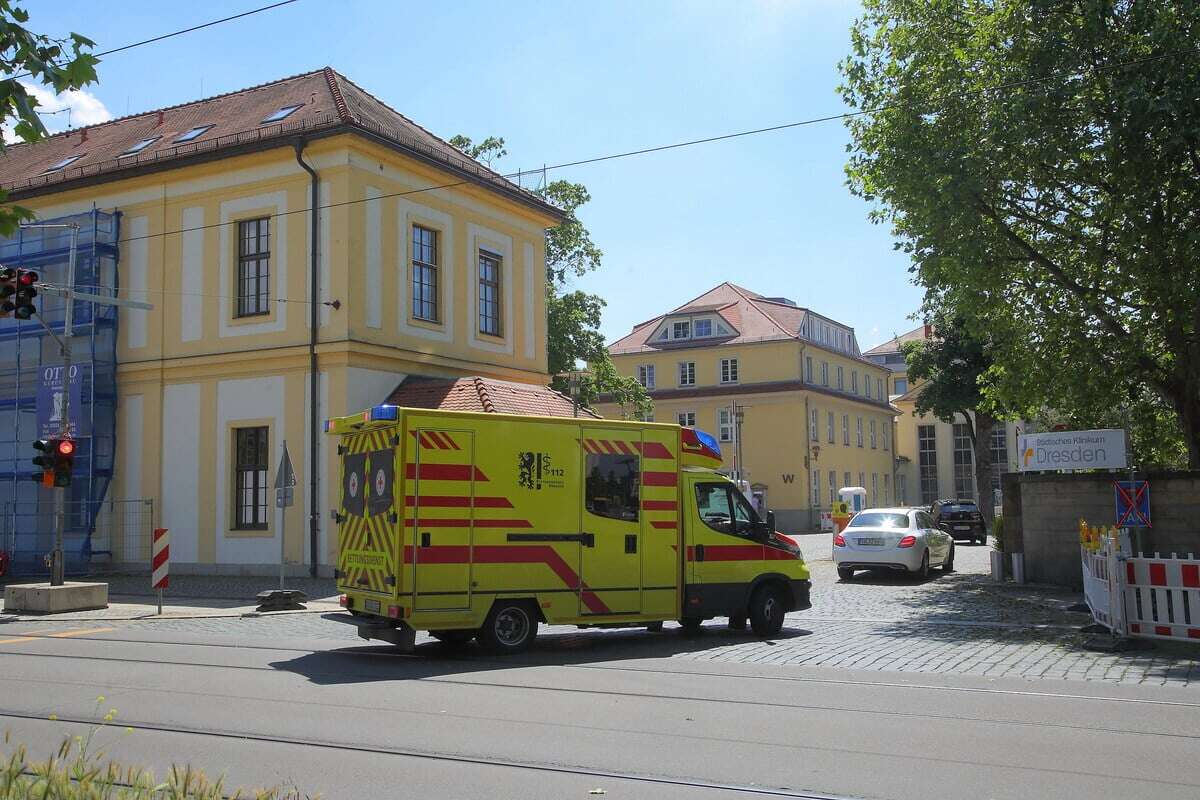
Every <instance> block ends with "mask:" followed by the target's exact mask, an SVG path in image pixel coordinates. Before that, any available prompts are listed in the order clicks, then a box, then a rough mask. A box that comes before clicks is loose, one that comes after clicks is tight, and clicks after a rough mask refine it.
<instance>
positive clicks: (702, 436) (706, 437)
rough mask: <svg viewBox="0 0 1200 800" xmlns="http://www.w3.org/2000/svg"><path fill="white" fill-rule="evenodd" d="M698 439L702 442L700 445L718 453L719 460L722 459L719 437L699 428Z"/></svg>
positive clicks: (697, 430)
mask: <svg viewBox="0 0 1200 800" xmlns="http://www.w3.org/2000/svg"><path fill="white" fill-rule="evenodd" d="M696 438H697V439H699V440H700V444H702V445H704V446H705V447H707V448H708V449H709V450H712V451H713V452H714V453H716V454H717V458H720V457H721V445H720V443H719V442H718V441H717V437H715V436H713V435H712V434H711V433H708V432H707V431H702V430H700V429H699V428H696Z"/></svg>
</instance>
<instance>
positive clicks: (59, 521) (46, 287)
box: [21, 222, 153, 586]
mask: <svg viewBox="0 0 1200 800" xmlns="http://www.w3.org/2000/svg"><path fill="white" fill-rule="evenodd" d="M21 227H22V228H25V229H43V230H46V229H67V230H70V232H71V252H70V254H69V255H68V256H67V284H66V287H65V288H64V287H60V286H55V285H53V284H47V283H38V284H36V286H37V288H39V289H42V290H43V291H46V292H50V293H52V294H58V295H61V296H62V297H63V298H64V300H65V302H66V306H65V308H64V310H63V335H62V338H59V337H58V336H55V334H54V331H53V330H51V329H50V326H49V325H47V324H46V321H45V320H44V319H42V315H41V314H38V322H39V323H41V325H42V327H43V328H45V329H46V332H47V333H48V334H50V336H51V337H52V338H53V339H54V340H55V341H56V342H58V349H59V352H60V353H61V354H62V360H63V372H62V383H63V407H62V419H61V421H60V425H59V436H60V438H62V439H72V436H71V368H72V366H73V364H72V359H71V336H72V333H73V325H74V311H75V301H76V300H90V301H91V302H93V303H100V304H102V305H113V306H126V307H129V308H140V309H143V310H149V309H152V308H153V306H152V305H150V304H149V303H143V302H140V301H135V300H118V299H117V298H115V297H103V296H101V295H96V294H92V293H90V292H76V291H75V264H76V257H77V253H78V251H79V224H78V223H76V222H65V223H30V224H27V225H22V226H21ZM66 494H67V487H56V488H55V492H54V548H53V550H51V552H50V585H51V586H62V585H63V583H64V582H65V572H66V563H65V558H64V556H63V535H64V533H65V530H66V524H67V519H66V517H67V515H66Z"/></svg>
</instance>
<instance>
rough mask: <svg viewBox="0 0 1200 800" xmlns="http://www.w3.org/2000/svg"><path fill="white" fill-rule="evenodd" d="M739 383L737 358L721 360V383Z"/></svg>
mask: <svg viewBox="0 0 1200 800" xmlns="http://www.w3.org/2000/svg"><path fill="white" fill-rule="evenodd" d="M737 382H738V360H737V359H736V358H722V359H721V383H737Z"/></svg>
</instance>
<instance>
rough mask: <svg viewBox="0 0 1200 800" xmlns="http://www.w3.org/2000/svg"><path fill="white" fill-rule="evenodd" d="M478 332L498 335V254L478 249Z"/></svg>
mask: <svg viewBox="0 0 1200 800" xmlns="http://www.w3.org/2000/svg"><path fill="white" fill-rule="evenodd" d="M479 332H480V333H486V334H487V335H488V336H500V335H501V334H500V256H498V255H494V254H493V253H488V252H485V251H483V250H480V251H479Z"/></svg>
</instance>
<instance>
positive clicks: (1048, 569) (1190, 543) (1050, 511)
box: [1004, 471, 1200, 588]
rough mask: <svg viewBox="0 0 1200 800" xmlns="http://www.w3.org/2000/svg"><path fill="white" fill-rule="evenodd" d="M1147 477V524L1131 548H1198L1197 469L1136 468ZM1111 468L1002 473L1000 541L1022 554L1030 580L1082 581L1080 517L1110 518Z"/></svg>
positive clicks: (1100, 521) (1095, 521)
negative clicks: (1146, 470) (1108, 470)
mask: <svg viewBox="0 0 1200 800" xmlns="http://www.w3.org/2000/svg"><path fill="white" fill-rule="evenodd" d="M1146 478H1149V480H1150V521H1151V522H1152V523H1153V527H1152V528H1148V529H1134V530H1135V531H1136V532H1137V536H1136V538H1135V549H1140V550H1141V551H1142V552H1146V553H1163V554H1164V555H1165V554H1169V553H1178V554H1180V555H1184V554H1187V553H1194V554H1196V555H1198V556H1200V471H1193V472H1163V473H1153V472H1152V473H1150V474H1149V475H1147V474H1146V473H1138V474H1137V479H1138V480H1143V479H1146ZM1117 480H1128V476H1127V475H1125V474H1117V473H1085V474H1057V473H1028V474H1023V475H1021V474H1014V475H1006V476H1005V477H1004V544H1005V550H1006V551H1007V552H1017V553H1020V552H1023V553H1024V554H1025V577H1026V580H1028V581H1030V582H1033V583H1051V584H1057V585H1060V586H1071V587H1075V588H1081V587H1082V585H1083V584H1082V582H1083V577H1082V573H1081V568H1080V563H1079V519H1080V517H1082V518H1084V519H1086V520H1087V521H1088V524H1089V525H1097V526H1103V525H1113V524H1115V523H1116V500H1115V498H1114V490H1113V482H1114V481H1117Z"/></svg>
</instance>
